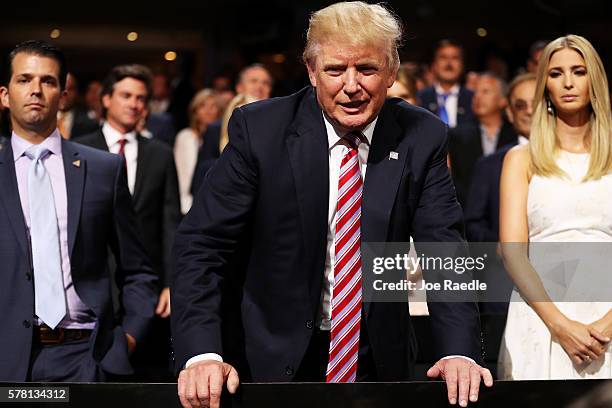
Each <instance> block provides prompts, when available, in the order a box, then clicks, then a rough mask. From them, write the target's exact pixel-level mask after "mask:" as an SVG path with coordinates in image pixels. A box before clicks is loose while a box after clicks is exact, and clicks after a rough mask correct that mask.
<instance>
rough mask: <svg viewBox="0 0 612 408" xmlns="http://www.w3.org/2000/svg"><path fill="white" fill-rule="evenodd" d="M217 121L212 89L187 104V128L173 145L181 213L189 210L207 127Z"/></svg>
mask: <svg viewBox="0 0 612 408" xmlns="http://www.w3.org/2000/svg"><path fill="white" fill-rule="evenodd" d="M217 119H219V100H218V98H217V96H216V95H215V93H214V91H213V90H212V89H202V90H201V91H199V92H198V93H197V94H195V96H194V97H193V99H192V100H191V102H190V104H189V127H188V128H185V129H183V130H181V131H180V132H179V133H178V134H177V136H176V142H175V143H174V160H175V162H176V173H177V176H178V181H179V192H180V195H181V212H182V213H183V214H186V213H187V211H189V209H190V208H191V202H192V201H193V197H192V196H191V191H190V188H191V179H192V177H193V172H194V170H195V166H196V163H197V159H198V149H199V148H200V146H201V145H202V135H203V134H204V132H205V131H206V128H207V127H208V125H210V124H211V123H212V122H214V121H215V120H217Z"/></svg>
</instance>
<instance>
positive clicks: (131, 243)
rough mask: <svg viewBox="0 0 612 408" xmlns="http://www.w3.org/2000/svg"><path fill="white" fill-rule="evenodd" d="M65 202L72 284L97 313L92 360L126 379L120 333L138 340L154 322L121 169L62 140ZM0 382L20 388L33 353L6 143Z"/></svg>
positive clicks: (29, 297)
mask: <svg viewBox="0 0 612 408" xmlns="http://www.w3.org/2000/svg"><path fill="white" fill-rule="evenodd" d="M62 157H63V161H64V170H65V174H66V189H67V199H68V247H69V250H70V264H71V271H72V280H73V282H74V286H75V289H76V292H77V293H78V295H79V297H80V298H81V300H82V301H83V302H84V303H85V305H87V306H88V307H89V308H90V309H91V310H92V311H93V313H94V314H95V316H96V319H97V325H96V328H95V330H94V333H93V336H92V337H91V339H90V350H91V353H92V357H93V358H94V360H95V361H96V362H97V363H98V364H99V365H100V366H101V368H102V369H104V370H105V371H107V372H110V373H114V374H130V373H131V371H132V368H131V366H130V363H129V360H128V351H127V343H126V339H125V332H127V333H130V334H131V335H132V336H134V337H135V338H136V341H137V343H139V342H141V341H142V340H143V337H144V336H145V333H146V330H147V327H148V325H149V323H150V321H151V319H152V318H153V316H154V311H155V305H156V301H157V295H156V279H157V278H156V276H155V274H154V273H153V271H152V269H151V265H150V262H149V260H148V259H147V257H146V255H145V254H144V250H143V247H142V245H141V244H140V241H139V239H138V235H137V232H136V223H135V218H134V211H133V209H132V205H131V201H130V193H129V191H128V188H127V178H126V174H125V166H124V164H123V161H122V160H121V158H120V157H119V156H117V155H112V154H110V153H106V152H101V151H99V150H96V149H93V148H90V147H86V146H81V145H78V144H75V143H73V142H69V141H66V140H62ZM0 231H2V232H1V234H0V260H1V262H2V267H1V273H0V309H1V310H2V313H0V327H2V335H1V336H0V350H2V352H1V353H0V381H15V382H20V381H25V380H26V376H27V370H28V364H29V361H30V354H31V349H32V330H33V328H32V327H33V317H34V284H33V280H32V266H31V265H32V261H31V257H30V245H29V240H28V231H27V227H26V224H25V220H24V215H23V211H22V208H21V202H20V199H19V191H18V188H17V178H16V175H15V164H14V159H13V151H12V148H11V144H10V142H7V143H5V145H4V148H3V149H2V150H0ZM108 247H110V248H111V250H112V251H113V252H114V254H115V255H116V258H117V259H118V261H119V267H118V271H117V275H116V279H117V283H118V286H119V288H120V289H121V290H122V292H121V293H122V307H123V316H122V319H121V321H116V320H115V313H114V311H113V306H112V299H111V283H110V275H109V272H108V266H107V258H108V254H107V251H108Z"/></svg>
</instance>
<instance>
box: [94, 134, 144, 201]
mask: <svg viewBox="0 0 612 408" xmlns="http://www.w3.org/2000/svg"><path fill="white" fill-rule="evenodd" d="M102 134H104V139H105V140H106V145H107V146H108V151H109V152H111V153H115V154H119V149H120V148H121V145H120V144H119V141H120V140H121V139H126V140H127V142H126V143H125V147H124V149H123V154H124V156H125V163H126V165H127V181H128V188H129V189H130V194H132V195H134V185H135V184H136V166H137V165H138V140H137V139H136V132H135V131H133V132H128V133H126V134H122V133H121V132H119V131H118V130H117V129H115V128H114V127H112V126H111V125H110V124H109V123H108V122H104V125H103V126H102Z"/></svg>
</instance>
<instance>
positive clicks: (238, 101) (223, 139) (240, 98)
mask: <svg viewBox="0 0 612 408" xmlns="http://www.w3.org/2000/svg"><path fill="white" fill-rule="evenodd" d="M257 100H258V99H257V98H255V97H253V96H250V95H244V94H238V95H236V96H235V97H234V99H232V100H231V101H230V103H229V104H228V105H227V108H225V112H224V113H223V118H222V119H221V135H220V137H219V152H220V153H223V149H225V146H227V144H228V143H229V133H228V131H227V127H228V125H229V120H230V118H231V117H232V113H234V109H236V108H239V107H241V106H242V105H246V104H247V103H251V102H256V101H257Z"/></svg>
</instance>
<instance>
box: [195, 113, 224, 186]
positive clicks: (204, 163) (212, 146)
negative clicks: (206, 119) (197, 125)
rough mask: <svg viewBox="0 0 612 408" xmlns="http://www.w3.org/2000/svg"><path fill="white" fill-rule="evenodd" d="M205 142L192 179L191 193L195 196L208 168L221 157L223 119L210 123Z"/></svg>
mask: <svg viewBox="0 0 612 408" xmlns="http://www.w3.org/2000/svg"><path fill="white" fill-rule="evenodd" d="M203 140H204V142H203V143H202V146H200V150H198V161H197V163H196V167H195V170H194V172H193V178H192V180H191V194H192V195H193V196H195V195H196V194H197V192H198V189H199V188H200V187H201V186H202V184H203V183H204V177H206V173H208V170H210V168H211V167H212V166H213V164H215V162H216V161H217V159H218V158H219V143H220V141H221V121H220V120H217V121H214V122H213V123H211V124H210V125H208V128H207V129H206V132H205V133H204V138H203Z"/></svg>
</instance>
